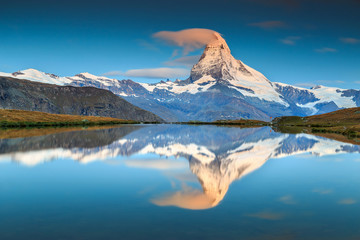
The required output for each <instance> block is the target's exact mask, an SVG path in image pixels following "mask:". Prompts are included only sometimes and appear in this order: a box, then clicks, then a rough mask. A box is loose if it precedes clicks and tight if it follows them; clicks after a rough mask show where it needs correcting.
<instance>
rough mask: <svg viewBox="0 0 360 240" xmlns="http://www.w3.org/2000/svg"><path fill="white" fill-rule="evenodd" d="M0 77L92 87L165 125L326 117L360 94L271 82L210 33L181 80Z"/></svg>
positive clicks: (32, 73)
mask: <svg viewBox="0 0 360 240" xmlns="http://www.w3.org/2000/svg"><path fill="white" fill-rule="evenodd" d="M0 76H7V77H15V78H20V79H27V80H31V81H36V82H42V83H50V84H56V85H71V86H79V87H83V86H92V87H96V88H102V89H106V90H110V91H112V92H113V93H115V94H116V95H119V96H121V97H122V98H124V99H126V100H127V101H129V102H130V103H132V104H134V105H136V106H138V107H141V108H143V109H145V110H148V111H151V112H153V113H155V114H157V115H158V116H160V117H161V118H163V119H165V120H166V121H189V120H200V121H214V120H220V119H239V118H245V119H259V120H265V121H269V120H270V118H271V117H272V118H274V117H278V116H285V115H298V116H307V115H313V114H321V113H327V112H330V111H335V110H339V109H342V108H350V107H357V106H360V91H359V90H353V89H340V88H333V87H325V86H316V87H313V88H311V89H306V88H300V87H295V86H292V85H288V84H284V83H276V82H270V81H269V80H268V79H267V78H266V77H265V76H264V75H262V74H261V73H260V72H258V71H256V70H254V69H252V68H251V67H249V66H247V65H245V64H244V63H243V62H242V61H240V60H236V59H235V58H234V57H233V56H232V55H231V52H230V49H229V47H228V45H227V44H226V42H225V40H224V39H223V38H222V37H221V36H220V35H219V34H217V33H215V40H213V41H212V42H210V43H209V44H207V46H206V47H205V50H204V52H203V54H202V56H201V57H200V59H199V62H198V63H197V64H195V65H194V66H193V68H192V70H191V72H190V77H189V78H188V79H186V80H176V81H174V82H172V81H161V82H159V83H155V84H148V83H137V82H134V81H132V80H117V79H110V78H107V77H101V76H94V75H92V74H89V73H80V74H77V75H75V76H73V77H59V76H56V75H54V74H49V73H44V72H40V71H38V70H35V69H27V70H24V71H19V72H14V73H0Z"/></svg>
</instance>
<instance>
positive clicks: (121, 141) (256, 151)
mask: <svg viewBox="0 0 360 240" xmlns="http://www.w3.org/2000/svg"><path fill="white" fill-rule="evenodd" d="M352 152H360V147H359V146H356V145H352V144H348V143H342V142H338V141H334V140H330V139H326V138H322V137H316V136H313V135H307V134H296V135H294V134H282V133H277V132H274V131H272V130H271V128H269V127H263V128H246V129H244V128H236V127H230V128H228V127H217V126H188V125H144V126H140V125H128V126H122V127H116V128H108V129H98V130H89V131H71V132H62V133H55V134H49V135H43V136H36V137H26V138H13V139H1V140H0V162H1V161H11V162H16V163H19V164H21V165H25V166H36V165H39V164H43V163H46V162H51V161H55V160H58V159H72V160H74V161H78V162H79V163H81V164H88V163H91V162H94V161H115V160H119V157H122V158H121V159H120V160H119V161H121V162H123V163H125V164H126V165H127V166H129V167H135V168H151V169H158V170H161V171H164V172H166V171H167V170H169V169H178V170H181V171H182V172H183V174H181V173H177V174H176V175H171V174H168V177H169V178H170V179H171V178H178V179H180V178H181V181H182V182H183V184H182V187H181V189H180V190H176V191H173V192H170V193H164V194H163V195H162V196H158V197H155V198H153V199H151V202H152V203H154V204H156V205H158V206H177V207H180V208H186V209H207V208H212V207H215V206H217V205H218V204H219V203H220V202H221V201H222V200H223V198H224V196H225V195H226V193H227V191H228V188H229V186H230V184H231V183H232V182H233V181H235V180H237V179H240V178H242V177H244V176H246V175H247V174H250V173H251V172H253V171H255V170H257V169H258V168H260V167H261V166H263V165H264V164H265V163H266V161H267V160H269V159H270V158H281V157H285V156H289V155H295V154H302V153H309V154H311V155H317V156H324V155H334V154H340V153H352ZM181 159H183V160H184V159H186V160H187V162H188V164H187V162H185V161H181ZM189 169H190V171H191V174H192V176H189V174H188V171H189ZM194 176H195V178H194ZM193 179H196V180H197V181H198V182H199V183H200V184H201V186H202V189H196V188H193V187H192V186H190V185H188V184H186V182H188V181H193Z"/></svg>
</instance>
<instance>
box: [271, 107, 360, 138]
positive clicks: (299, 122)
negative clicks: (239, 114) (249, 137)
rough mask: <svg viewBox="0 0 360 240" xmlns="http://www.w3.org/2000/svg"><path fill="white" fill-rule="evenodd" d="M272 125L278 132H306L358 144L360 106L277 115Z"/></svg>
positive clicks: (359, 135) (359, 136)
mask: <svg viewBox="0 0 360 240" xmlns="http://www.w3.org/2000/svg"><path fill="white" fill-rule="evenodd" d="M272 126H273V127H274V128H276V129H277V130H279V131H280V132H290V133H298V132H306V133H311V134H314V135H318V136H323V137H328V138H332V139H335V140H340V141H344V140H345V139H347V141H348V142H351V143H355V144H359V142H360V107H357V108H348V109H342V110H338V111H334V112H330V113H326V114H319V115H314V116H309V117H295V116H291V117H279V118H275V119H274V121H273V122H272ZM341 135H343V137H342V136H341Z"/></svg>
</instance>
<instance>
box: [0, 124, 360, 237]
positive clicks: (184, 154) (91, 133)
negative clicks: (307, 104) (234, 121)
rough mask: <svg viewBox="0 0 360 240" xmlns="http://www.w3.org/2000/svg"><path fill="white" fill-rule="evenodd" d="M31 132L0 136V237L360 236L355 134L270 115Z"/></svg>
mask: <svg viewBox="0 0 360 240" xmlns="http://www.w3.org/2000/svg"><path fill="white" fill-rule="evenodd" d="M9 135H11V133H10V132H9ZM28 135H30V134H27V135H26V131H25V133H24V131H22V132H20V133H19V134H18V135H14V136H18V137H17V138H9V139H0V239H4V240H5V239H47V240H48V239H360V190H359V187H360V154H359V152H360V146H357V145H352V144H348V143H343V142H338V141H335V140H330V139H326V138H321V137H317V136H313V135H307V134H297V135H295V134H282V133H277V132H274V131H273V130H272V129H271V128H268V127H263V128H246V129H241V128H236V127H217V126H188V125H127V126H120V127H116V128H103V129H96V130H93V129H92V130H81V129H79V130H72V131H70V130H67V131H66V132H59V133H53V134H47V135H42V136H34V137H23V136H28Z"/></svg>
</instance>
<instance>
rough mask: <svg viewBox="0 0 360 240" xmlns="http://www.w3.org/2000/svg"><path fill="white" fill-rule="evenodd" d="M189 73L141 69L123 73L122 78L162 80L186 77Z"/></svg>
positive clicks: (182, 69) (162, 69)
mask: <svg viewBox="0 0 360 240" xmlns="http://www.w3.org/2000/svg"><path fill="white" fill-rule="evenodd" d="M189 73H190V71H189V70H188V69H185V68H143V69H131V70H128V71H126V72H125V73H124V76H126V77H140V78H161V79H163V78H181V77H187V76H188V75H189Z"/></svg>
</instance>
